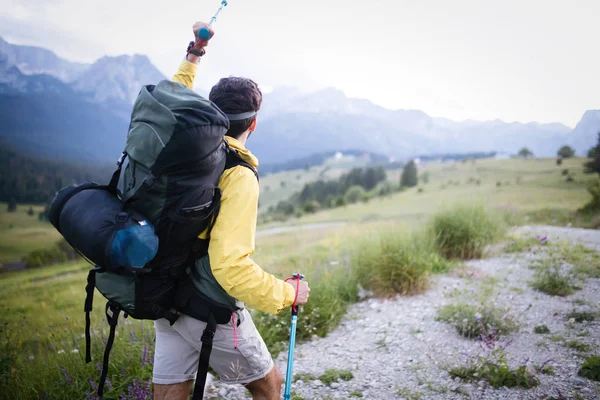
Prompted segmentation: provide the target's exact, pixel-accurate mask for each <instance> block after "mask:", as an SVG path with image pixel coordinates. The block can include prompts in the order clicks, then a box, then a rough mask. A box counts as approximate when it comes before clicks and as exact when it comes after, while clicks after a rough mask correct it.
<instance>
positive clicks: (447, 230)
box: [430, 207, 502, 259]
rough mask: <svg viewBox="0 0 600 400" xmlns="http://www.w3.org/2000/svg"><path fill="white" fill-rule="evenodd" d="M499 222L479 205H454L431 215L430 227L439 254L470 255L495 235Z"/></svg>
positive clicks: (474, 255)
mask: <svg viewBox="0 0 600 400" xmlns="http://www.w3.org/2000/svg"><path fill="white" fill-rule="evenodd" d="M501 229H502V222H501V220H500V219H498V218H497V217H496V216H494V215H492V214H490V213H489V212H488V211H487V210H485V209H484V208H483V207H458V208H455V209H452V210H448V211H443V212H441V213H439V214H437V215H435V216H434V217H433V219H432V221H431V223H430V230H431V232H432V234H433V237H434V238H435V245H436V247H437V249H438V250H439V252H440V254H441V255H442V256H444V257H446V258H449V259H456V258H458V259H473V258H479V257H481V256H482V255H483V251H484V249H485V246H487V245H488V244H490V243H492V242H493V241H494V240H495V239H496V238H498V236H499V234H500V232H501Z"/></svg>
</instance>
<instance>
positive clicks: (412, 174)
mask: <svg viewBox="0 0 600 400" xmlns="http://www.w3.org/2000/svg"><path fill="white" fill-rule="evenodd" d="M418 183H419V178H418V173H417V164H415V162H414V160H410V161H409V162H408V163H407V164H406V166H405V167H404V169H403V170H402V176H401V177H400V187H403V188H410V187H414V186H417V184H418Z"/></svg>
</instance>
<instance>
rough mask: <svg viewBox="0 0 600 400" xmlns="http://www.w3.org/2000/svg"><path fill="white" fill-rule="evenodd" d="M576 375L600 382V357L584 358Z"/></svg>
mask: <svg viewBox="0 0 600 400" xmlns="http://www.w3.org/2000/svg"><path fill="white" fill-rule="evenodd" d="M577 374H578V375H579V376H582V377H584V378H587V379H591V380H594V381H598V382H600V356H598V355H593V356H590V357H586V358H585V362H584V363H583V365H581V368H580V369H579V371H578V372H577Z"/></svg>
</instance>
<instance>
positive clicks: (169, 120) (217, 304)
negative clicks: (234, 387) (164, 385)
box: [85, 80, 258, 399]
mask: <svg viewBox="0 0 600 400" xmlns="http://www.w3.org/2000/svg"><path fill="white" fill-rule="evenodd" d="M228 128H229V120H228V118H227V116H226V115H225V114H224V113H223V112H222V111H221V110H219V108H218V107H217V106H215V105H214V104H213V103H212V102H210V101H208V100H206V99H204V98H203V97H201V96H200V95H198V94H197V93H195V92H194V91H192V90H190V89H188V88H187V87H185V86H184V85H182V84H179V83H175V82H171V81H166V80H165V81H161V82H160V83H158V84H157V85H156V86H154V85H149V86H145V87H144V88H142V90H141V92H140V94H139V96H138V98H137V100H136V102H135V104H134V107H133V111H132V117H131V124H130V127H129V134H128V137H127V144H126V147H125V151H124V152H123V154H122V156H121V157H120V159H119V161H118V162H117V170H116V171H115V173H114V174H113V176H112V179H111V181H110V183H109V185H108V188H112V189H113V190H115V192H116V193H117V196H119V198H120V200H121V201H122V203H123V211H124V212H125V213H129V214H131V215H133V214H135V215H142V216H144V217H145V219H146V221H148V223H150V224H151V225H153V226H154V229H155V233H156V235H157V236H158V238H159V247H158V253H157V254H156V256H155V257H154V259H152V261H151V262H149V263H148V264H146V265H144V266H143V267H142V268H118V269H114V268H105V267H103V266H102V265H97V266H96V267H95V268H93V269H92V270H91V271H90V273H89V275H88V284H87V287H86V292H87V296H86V300H85V312H86V361H87V362H90V361H91V354H90V333H89V327H90V326H89V325H90V319H89V313H90V311H91V310H92V302H93V294H94V288H97V289H98V291H99V292H100V293H101V294H102V295H103V296H104V297H106V298H107V299H108V303H107V304H106V317H107V320H108V322H109V325H110V334H109V337H108V341H107V344H106V348H105V352H104V364H103V369H102V374H101V378H100V383H99V385H98V396H99V397H102V395H103V390H104V389H103V388H104V383H105V381H106V376H107V371H108V357H109V354H110V350H111V348H112V344H113V341H114V333H115V328H116V325H117V320H118V317H119V314H120V313H121V312H123V313H124V315H125V317H127V316H129V317H132V318H135V319H148V320H156V319H159V318H166V319H168V320H169V321H170V323H171V324H173V323H175V321H176V320H177V318H178V315H179V313H180V312H181V313H184V314H187V315H189V316H191V317H194V318H197V319H199V320H202V321H205V322H207V327H206V329H205V331H204V333H203V335H202V343H203V345H202V351H201V354H200V360H199V367H198V374H197V378H196V386H195V390H194V399H199V398H202V395H203V392H204V385H205V380H206V374H207V372H208V361H209V358H210V352H211V349H212V338H213V336H214V333H215V329H216V325H217V324H224V323H228V322H229V321H230V319H231V315H232V312H234V311H235V310H237V309H239V308H241V307H243V304H238V302H236V300H235V299H234V298H232V297H231V296H229V295H228V294H227V293H226V292H225V291H224V290H223V288H221V286H220V285H219V284H218V282H217V281H216V279H215V278H214V276H213V275H212V272H211V269H210V263H209V260H208V240H200V239H198V235H199V234H200V233H201V232H204V231H205V230H208V233H209V235H210V230H211V228H212V223H213V222H214V219H215V218H216V216H217V214H218V212H219V206H220V200H221V191H220V190H219V188H218V187H217V184H218V181H219V178H220V177H221V174H222V173H223V171H224V170H226V169H228V168H233V167H235V166H239V165H242V166H244V167H247V168H250V169H252V171H254V173H255V174H256V176H257V178H258V175H257V172H256V170H255V169H254V168H253V167H252V166H251V165H249V164H248V163H246V162H244V161H243V160H242V159H241V158H240V157H239V156H238V155H237V153H236V151H235V150H234V149H231V148H230V147H229V146H228V145H227V142H226V141H225V140H224V136H225V133H226V132H227V130H228ZM126 158H128V159H129V161H128V164H127V166H126V167H125V168H123V166H124V162H125V159H126ZM121 175H123V177H122V184H119V182H120V181H121ZM117 188H120V189H121V190H116V189H117ZM92 211H93V210H92Z"/></svg>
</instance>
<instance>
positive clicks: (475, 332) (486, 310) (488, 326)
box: [436, 303, 518, 339]
mask: <svg viewBox="0 0 600 400" xmlns="http://www.w3.org/2000/svg"><path fill="white" fill-rule="evenodd" d="M436 319H437V320H438V321H441V322H446V323H449V324H451V325H452V326H454V327H455V328H456V331H457V332H458V333H459V334H460V335H462V336H464V337H466V338H469V339H474V338H479V337H480V336H481V334H482V330H481V327H482V326H483V328H484V329H485V330H486V331H487V332H488V333H491V332H492V331H493V330H495V331H496V332H497V333H498V334H500V335H503V334H507V333H509V332H513V331H515V330H517V328H518V326H517V324H516V322H515V321H514V320H513V319H512V318H511V317H510V316H509V315H508V313H507V310H504V309H500V308H497V307H495V306H493V305H474V304H465V303H458V304H448V305H446V306H444V307H442V308H440V309H439V310H438V316H437V318H436Z"/></svg>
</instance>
